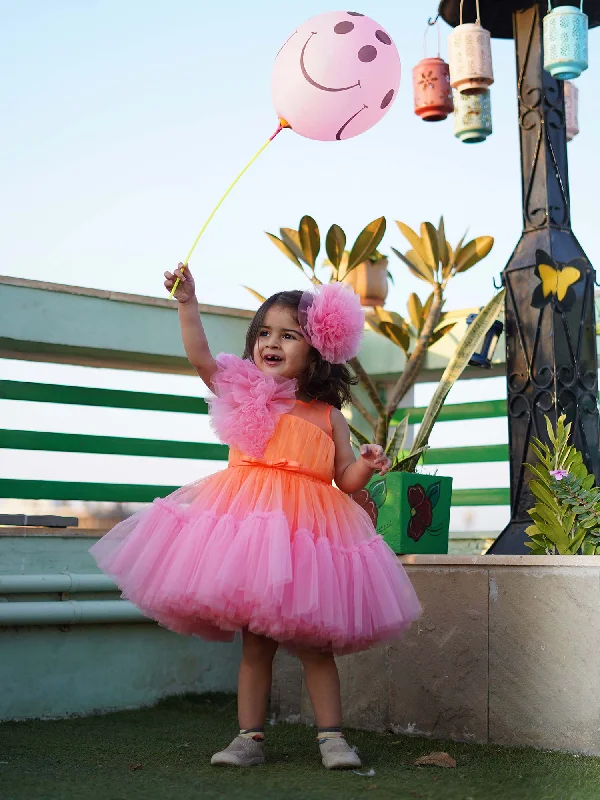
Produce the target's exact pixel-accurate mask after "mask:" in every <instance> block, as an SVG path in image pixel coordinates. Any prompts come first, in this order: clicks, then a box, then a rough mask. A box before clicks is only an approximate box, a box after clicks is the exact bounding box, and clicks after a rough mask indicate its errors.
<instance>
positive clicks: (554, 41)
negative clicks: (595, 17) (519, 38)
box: [544, 0, 588, 81]
mask: <svg viewBox="0 0 600 800" xmlns="http://www.w3.org/2000/svg"><path fill="white" fill-rule="evenodd" d="M587 68H588V18H587V15H586V14H584V13H583V0H581V6H580V7H579V8H576V7H575V6H558V7H557V8H552V3H551V0H548V13H547V14H546V16H545V17H544V69H545V70H546V71H547V72H549V73H550V75H552V77H553V78H557V79H558V80H563V81H564V80H571V79H572V78H578V77H579V76H580V75H581V73H582V72H583V71H584V70H586V69H587Z"/></svg>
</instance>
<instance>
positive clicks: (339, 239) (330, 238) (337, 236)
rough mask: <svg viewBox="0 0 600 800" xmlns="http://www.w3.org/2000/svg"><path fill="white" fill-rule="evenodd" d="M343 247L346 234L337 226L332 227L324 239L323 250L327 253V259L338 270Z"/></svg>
mask: <svg viewBox="0 0 600 800" xmlns="http://www.w3.org/2000/svg"><path fill="white" fill-rule="evenodd" d="M345 247H346V234H345V233H344V231H343V230H342V229H341V228H340V226H339V225H332V226H331V228H329V230H328V231H327V236H326V237H325V250H326V251H327V258H328V259H329V260H330V261H331V263H332V264H333V266H334V267H335V268H336V269H339V267H340V264H341V263H342V258H343V257H344V249H345Z"/></svg>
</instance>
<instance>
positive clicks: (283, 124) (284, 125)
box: [170, 118, 290, 297]
mask: <svg viewBox="0 0 600 800" xmlns="http://www.w3.org/2000/svg"><path fill="white" fill-rule="evenodd" d="M289 127H290V126H289V124H288V123H287V122H286V121H285V120H284V119H281V118H280V119H279V126H278V128H277V130H276V131H275V133H274V134H273V135H272V136H271V137H270V138H269V139H267V141H266V142H265V143H264V144H263V146H262V147H261V148H260V150H258V151H257V152H256V153H255V154H254V155H253V156H252V158H251V159H250V161H249V162H248V163H247V164H246V166H245V167H244V168H243V169H242V170H241V172H238V174H237V175H236V176H235V178H234V179H233V181H232V182H231V183H230V184H229V186H228V187H227V189H226V190H225V193H224V194H223V196H222V197H221V199H220V200H219V202H218V203H217V205H216V206H215V207H214V208H213V210H212V211H211V212H210V215H209V217H208V219H207V220H206V222H205V223H204V225H203V226H202V228H201V230H200V233H199V234H198V236H196V239H195V241H194V244H193V245H192V246H191V247H190V252H189V253H188V254H187V256H186V258H185V262H184V264H183V266H182V267H181V271H182V272H183V270H184V269H185V268H186V267H187V265H188V262H189V260H190V258H191V257H192V253H193V252H194V250H195V248H196V245H197V244H198V242H199V241H200V237H201V236H202V234H203V233H204V231H205V230H206V229H207V228H208V226H209V224H210V221H211V220H212V218H213V217H214V215H215V214H216V213H217V211H218V210H219V208H220V207H221V205H222V204H223V201H224V200H225V198H226V197H227V195H228V194H229V192H231V190H232V189H233V187H234V186H235V185H236V183H237V182H238V181H239V179H240V178H241V177H242V175H243V174H244V173H245V172H246V170H248V169H249V168H250V167H251V166H252V164H254V162H255V161H256V159H257V158H258V157H259V155H260V154H261V153H262V152H263V151H264V150H266V149H267V147H268V146H269V145H270V144H271V142H272V141H273V139H274V138H275V137H276V136H277V134H278V133H281V131H282V130H283V129H284V128H289ZM179 282H180V279H179V278H177V280H176V281H175V284H174V286H173V288H172V289H171V295H170V296H171V297H173V295H174V294H175V292H176V290H177V287H178V286H179Z"/></svg>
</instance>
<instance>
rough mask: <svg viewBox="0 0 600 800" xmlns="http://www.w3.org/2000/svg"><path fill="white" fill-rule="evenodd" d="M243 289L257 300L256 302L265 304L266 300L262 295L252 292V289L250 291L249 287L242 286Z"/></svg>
mask: <svg viewBox="0 0 600 800" xmlns="http://www.w3.org/2000/svg"><path fill="white" fill-rule="evenodd" d="M242 285H243V284H242ZM244 289H245V290H246V291H247V292H250V294H251V295H252V296H253V297H255V298H256V299H257V300H258V302H259V303H261V304H262V303H264V302H265V300H266V299H267V298H266V297H263V296H262V294H259V293H258V292H255V291H254V289H251V288H250V287H249V286H244Z"/></svg>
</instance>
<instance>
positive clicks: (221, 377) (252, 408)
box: [208, 353, 297, 458]
mask: <svg viewBox="0 0 600 800" xmlns="http://www.w3.org/2000/svg"><path fill="white" fill-rule="evenodd" d="M216 361H217V366H218V369H217V371H216V373H215V376H214V377H213V387H214V390H215V396H214V397H212V398H210V399H209V401H208V402H209V406H210V416H211V426H212V428H213V430H214V432H215V433H216V435H217V436H218V437H219V439H220V440H221V441H222V442H223V443H224V444H228V445H230V446H231V447H235V448H237V449H238V450H241V451H242V452H243V453H246V454H247V455H250V456H255V457H256V458H260V457H261V456H262V455H263V453H264V451H265V449H266V447H267V444H268V442H269V439H270V438H271V436H272V435H273V433H274V431H275V426H276V424H277V422H278V420H279V417H281V415H282V414H285V413H286V412H288V411H291V409H292V408H293V406H294V403H295V402H296V388H297V387H296V381H295V380H290V379H288V378H279V379H278V378H275V377H274V376H272V375H265V374H264V373H263V372H261V371H260V370H259V369H258V367H257V366H256V364H254V362H253V361H249V360H247V359H242V358H238V357H237V356H234V355H230V354H226V353H222V354H221V355H219V356H217V359H216Z"/></svg>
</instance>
